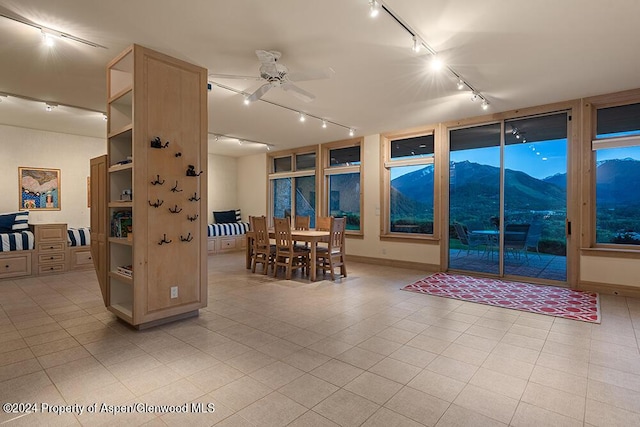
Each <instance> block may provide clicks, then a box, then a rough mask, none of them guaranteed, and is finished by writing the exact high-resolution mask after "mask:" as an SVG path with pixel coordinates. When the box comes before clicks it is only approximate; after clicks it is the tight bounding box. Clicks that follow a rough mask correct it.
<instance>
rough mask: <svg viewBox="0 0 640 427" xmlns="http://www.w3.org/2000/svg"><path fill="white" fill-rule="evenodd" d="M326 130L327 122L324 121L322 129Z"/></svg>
mask: <svg viewBox="0 0 640 427" xmlns="http://www.w3.org/2000/svg"><path fill="white" fill-rule="evenodd" d="M326 128H327V121H326V120H322V129H326Z"/></svg>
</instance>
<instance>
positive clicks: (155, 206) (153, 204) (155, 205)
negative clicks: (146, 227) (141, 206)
mask: <svg viewBox="0 0 640 427" xmlns="http://www.w3.org/2000/svg"><path fill="white" fill-rule="evenodd" d="M163 203H164V200H160V199H156V202H155V203H151V200H149V206H153V207H154V208H159V207H160V206H162V204H163Z"/></svg>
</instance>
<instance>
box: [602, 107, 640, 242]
mask: <svg viewBox="0 0 640 427" xmlns="http://www.w3.org/2000/svg"><path fill="white" fill-rule="evenodd" d="M591 148H592V150H593V151H594V152H595V162H596V163H595V195H596V198H595V200H596V203H595V214H596V227H595V228H596V230H595V242H596V243H597V244H622V245H640V192H638V188H640V104H629V105H621V106H613V107H606V108H599V109H598V110H597V111H596V135H595V139H594V140H593V141H592V144H591Z"/></svg>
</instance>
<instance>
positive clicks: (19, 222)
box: [12, 211, 29, 231]
mask: <svg viewBox="0 0 640 427" xmlns="http://www.w3.org/2000/svg"><path fill="white" fill-rule="evenodd" d="M15 216H16V217H15V219H14V220H13V227H12V229H13V231H25V230H29V211H24V212H18V213H16V214H15Z"/></svg>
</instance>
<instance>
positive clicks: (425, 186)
mask: <svg viewBox="0 0 640 427" xmlns="http://www.w3.org/2000/svg"><path fill="white" fill-rule="evenodd" d="M382 150H383V153H384V159H385V161H384V170H383V176H384V179H385V189H384V191H385V197H384V201H385V203H384V204H385V215H383V219H382V221H383V222H384V223H383V229H384V233H385V234H392V235H433V214H434V177H435V174H434V136H433V132H429V133H427V134H422V135H415V136H409V137H402V138H397V139H395V138H393V136H386V137H385V139H384V140H383V144H382Z"/></svg>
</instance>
